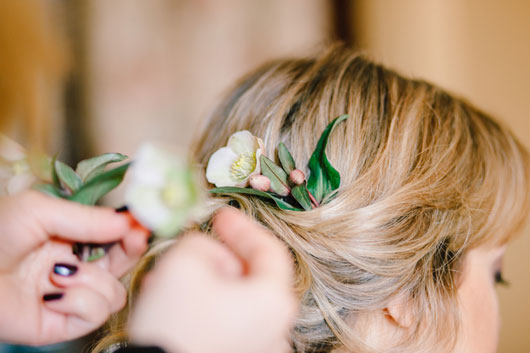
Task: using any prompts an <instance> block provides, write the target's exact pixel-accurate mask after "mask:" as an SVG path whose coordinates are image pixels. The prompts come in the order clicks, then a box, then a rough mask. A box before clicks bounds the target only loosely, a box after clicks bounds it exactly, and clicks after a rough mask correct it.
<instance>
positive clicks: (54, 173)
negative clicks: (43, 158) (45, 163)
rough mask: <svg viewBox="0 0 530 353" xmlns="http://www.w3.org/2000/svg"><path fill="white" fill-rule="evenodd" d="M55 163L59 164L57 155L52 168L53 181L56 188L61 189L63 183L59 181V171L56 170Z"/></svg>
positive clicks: (53, 159) (54, 157)
mask: <svg viewBox="0 0 530 353" xmlns="http://www.w3.org/2000/svg"><path fill="white" fill-rule="evenodd" d="M55 162H57V155H55V156H53V158H52V162H51V167H52V181H53V185H55V187H56V188H58V189H61V187H62V186H61V181H60V180H59V176H58V175H57V169H56V168H55Z"/></svg>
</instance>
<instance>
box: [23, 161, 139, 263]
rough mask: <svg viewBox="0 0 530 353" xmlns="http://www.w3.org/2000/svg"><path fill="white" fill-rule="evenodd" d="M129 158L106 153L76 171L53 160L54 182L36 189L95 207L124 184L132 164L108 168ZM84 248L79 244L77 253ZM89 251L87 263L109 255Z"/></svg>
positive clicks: (94, 248) (97, 248) (96, 249)
mask: <svg viewBox="0 0 530 353" xmlns="http://www.w3.org/2000/svg"><path fill="white" fill-rule="evenodd" d="M126 158H127V157H126V156H124V155H122V154H119V153H106V154H103V155H101V156H97V157H94V158H90V159H87V160H84V161H81V162H79V164H78V165H77V168H76V170H75V171H74V169H73V168H71V167H70V166H68V165H66V164H65V163H63V162H61V161H58V160H57V156H55V157H53V159H52V160H51V174H52V183H51V184H48V183H43V184H38V185H35V186H34V187H33V188H34V189H35V190H38V191H40V192H43V193H45V194H47V195H50V196H53V197H57V198H63V199H68V200H70V201H74V202H77V203H80V204H83V205H90V206H92V205H95V204H96V203H97V202H98V201H99V199H101V198H102V197H103V196H105V195H106V194H107V193H109V192H110V191H111V190H113V189H114V188H116V187H117V186H118V185H120V183H121V182H122V180H123V178H124V176H125V173H126V172H127V169H128V168H129V163H127V164H124V165H121V166H119V167H117V168H113V169H110V170H107V171H105V167H106V166H107V165H109V164H110V163H116V162H121V161H123V160H125V159H126ZM84 246H85V244H75V245H74V252H75V251H78V252H79V251H80V249H81V250H82V249H83V248H84ZM87 246H88V245H87ZM89 248H90V250H91V252H90V256H88V257H87V258H86V259H85V261H94V260H97V259H99V258H101V257H103V256H105V253H106V251H105V249H104V248H103V247H100V246H97V245H91V246H89ZM75 249H77V250H75Z"/></svg>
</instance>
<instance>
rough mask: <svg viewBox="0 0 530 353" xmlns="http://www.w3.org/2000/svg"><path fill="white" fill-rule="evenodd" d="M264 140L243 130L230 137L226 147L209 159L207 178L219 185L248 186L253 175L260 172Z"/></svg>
mask: <svg viewBox="0 0 530 353" xmlns="http://www.w3.org/2000/svg"><path fill="white" fill-rule="evenodd" d="M263 153H264V148H263V141H261V139H259V138H257V137H255V136H253V135H252V134H251V133H250V132H249V131H246V130H243V131H238V132H236V133H234V134H233V135H232V136H230V138H229V139H228V143H227V145H226V147H223V148H221V149H219V150H217V151H216V152H215V153H214V154H213V155H212V156H211V157H210V160H209V161H208V166H207V168H206V179H208V182H210V183H211V184H214V185H215V186H217V187H222V186H237V187H246V186H248V182H249V179H250V177H251V176H252V175H256V174H259V173H260V163H259V160H260V156H261V155H262V154H263Z"/></svg>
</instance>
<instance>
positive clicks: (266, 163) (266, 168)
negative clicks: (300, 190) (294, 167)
mask: <svg viewBox="0 0 530 353" xmlns="http://www.w3.org/2000/svg"><path fill="white" fill-rule="evenodd" d="M260 163H261V174H263V175H265V176H266V177H267V178H269V179H270V181H271V187H270V190H271V191H272V192H275V193H277V194H278V195H281V196H287V195H289V192H290V189H289V184H288V182H287V174H286V173H285V172H284V171H283V169H282V168H281V167H278V166H277V165H276V164H274V162H273V161H271V160H270V159H268V158H267V157H265V156H263V155H262V156H261V157H260Z"/></svg>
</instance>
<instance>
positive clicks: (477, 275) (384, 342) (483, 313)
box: [333, 246, 505, 353]
mask: <svg viewBox="0 0 530 353" xmlns="http://www.w3.org/2000/svg"><path fill="white" fill-rule="evenodd" d="M504 252H505V247H504V246H503V247H491V246H489V247H487V246H480V247H477V248H475V249H472V250H470V251H469V252H468V253H467V254H466V257H465V260H464V264H463V269H462V273H461V275H462V277H461V281H460V283H459V287H458V290H457V298H458V309H459V311H460V318H461V320H460V331H459V332H458V337H457V341H456V344H455V347H454V349H453V351H452V353H470V352H480V353H495V352H496V351H497V344H498V337H499V328H500V317H499V305H498V300H497V292H496V285H497V283H496V280H495V279H496V273H500V272H501V270H502V256H503V255H504ZM413 324H414V318H413V315H412V314H411V310H410V309H409V304H408V303H407V298H405V297H396V298H394V299H393V300H392V301H391V302H390V303H388V306H387V307H386V308H385V309H383V310H380V311H375V312H370V313H369V314H367V315H364V316H360V317H358V318H357V320H356V321H354V322H352V327H353V329H354V330H356V331H357V332H360V333H361V334H362V335H363V336H364V337H365V338H366V342H367V344H368V345H370V346H371V347H374V349H375V350H376V351H377V352H390V351H392V347H394V344H395V342H397V341H400V340H401V339H402V338H403V337H407V336H408V335H409V334H410V331H411V330H412V329H413ZM420 351H421V352H424V351H423V350H420ZM428 351H432V349H429V350H428ZM347 352H349V350H348V349H347V348H345V347H340V348H338V349H335V350H334V351H333V353H347Z"/></svg>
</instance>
